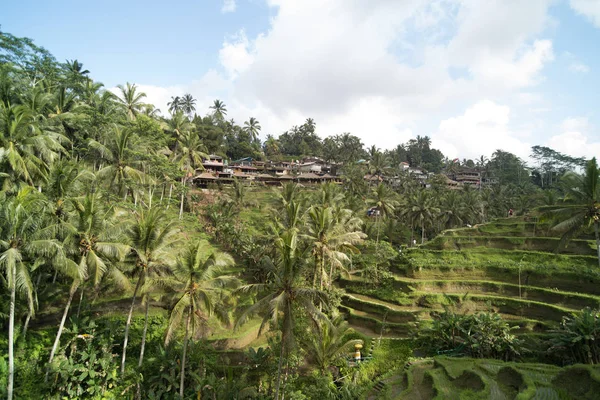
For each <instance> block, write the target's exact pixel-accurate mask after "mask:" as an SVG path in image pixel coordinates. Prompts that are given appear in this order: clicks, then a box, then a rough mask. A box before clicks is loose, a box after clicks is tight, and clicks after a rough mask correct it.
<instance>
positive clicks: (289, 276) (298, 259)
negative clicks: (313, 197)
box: [236, 228, 328, 400]
mask: <svg viewBox="0 0 600 400" xmlns="http://www.w3.org/2000/svg"><path fill="white" fill-rule="evenodd" d="M274 250H275V256H274V258H273V259H271V258H265V263H266V264H267V268H268V269H269V271H270V277H271V279H270V280H269V281H268V282H266V283H256V284H250V285H245V286H242V287H241V288H240V289H239V290H240V292H246V293H247V292H250V293H258V294H260V298H259V299H258V300H257V301H256V302H255V303H254V304H253V305H252V306H250V307H249V308H248V309H246V310H245V311H244V312H243V313H242V314H241V316H240V317H239V319H238V321H237V323H236V326H241V325H242V324H244V323H245V322H246V321H247V320H248V318H249V317H250V316H252V315H256V314H259V315H261V316H262V317H263V321H262V324H261V326H260V330H259V334H260V333H261V332H262V330H263V329H264V327H265V326H266V325H267V324H268V323H269V322H271V325H272V327H279V326H281V328H280V329H281V350H280V354H279V364H278V367H277V384H276V388H275V399H277V400H279V399H280V387H281V370H282V365H283V359H284V357H285V356H286V355H287V354H289V352H290V350H291V349H292V347H293V345H294V326H295V323H296V319H297V318H298V315H297V313H298V312H303V313H306V314H308V315H309V316H310V317H312V318H323V314H322V313H321V312H320V311H319V309H318V308H317V307H316V306H321V305H327V304H328V297H327V295H326V293H324V292H323V291H320V290H318V289H314V288H312V287H311V286H310V284H308V283H307V282H306V280H305V278H304V275H305V268H306V266H307V264H306V260H307V258H308V257H307V254H306V253H307V251H308V248H307V247H302V246H301V245H300V243H299V238H298V232H297V229H294V228H292V229H288V230H286V231H284V232H281V233H280V234H279V235H278V236H277V237H276V238H275V239H274ZM280 319H281V320H282V323H281V325H280V324H279V321H280Z"/></svg>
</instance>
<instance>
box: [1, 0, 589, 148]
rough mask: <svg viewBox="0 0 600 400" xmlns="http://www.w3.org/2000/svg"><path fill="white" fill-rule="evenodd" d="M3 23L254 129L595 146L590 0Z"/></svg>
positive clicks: (307, 5)
mask: <svg viewBox="0 0 600 400" xmlns="http://www.w3.org/2000/svg"><path fill="white" fill-rule="evenodd" d="M0 26H1V29H2V31H4V32H9V33H12V34H14V35H16V36H26V37H30V38H32V39H34V41H35V43H36V44H38V45H40V46H43V47H45V48H47V49H48V50H49V51H51V52H52V53H53V54H54V55H55V56H56V58H57V59H58V60H61V61H62V60H66V59H70V60H71V59H77V60H79V61H80V62H82V63H83V64H84V67H85V69H89V70H90V71H91V76H92V77H93V78H94V80H96V81H100V82H103V83H104V84H105V86H106V88H108V89H110V90H114V88H115V87H116V85H118V84H124V83H126V82H130V83H135V84H137V85H138V86H139V87H140V89H141V90H142V91H143V92H144V93H146V94H147V101H148V102H149V103H152V104H154V105H155V106H156V107H158V108H160V109H161V110H162V111H163V114H166V111H167V106H166V103H167V102H168V101H169V100H170V99H171V97H172V96H178V95H183V94H185V93H191V94H192V95H193V96H194V97H195V98H196V99H197V106H196V108H197V112H198V113H199V114H206V113H208V112H209V108H208V107H209V106H210V105H211V104H212V102H213V100H214V99H220V100H222V101H224V102H225V104H226V105H227V110H228V114H227V117H228V118H234V119H235V120H236V121H237V122H238V123H240V124H242V123H243V121H246V120H248V119H249V118H250V117H255V118H257V119H258V120H259V121H260V124H261V126H262V134H261V135H262V137H263V138H264V137H265V136H266V135H267V134H272V135H275V136H277V135H279V134H281V133H283V132H284V131H286V130H288V129H290V128H291V127H292V126H294V125H300V124H302V123H303V122H304V120H306V118H313V119H314V120H315V121H316V123H317V133H318V134H319V135H320V136H321V137H326V136H330V135H335V134H340V133H344V132H350V133H352V134H354V135H357V136H359V137H360V138H361V139H362V141H363V143H365V144H366V145H368V146H370V145H376V146H377V147H379V148H381V149H391V148H394V147H396V146H397V145H398V144H400V143H404V142H406V141H408V140H409V139H411V138H414V137H416V136H417V135H421V136H424V135H427V136H429V137H431V139H432V144H433V146H434V147H436V148H439V149H440V150H442V152H443V153H444V154H445V155H446V156H448V157H450V158H454V157H459V158H478V157H479V156H481V155H484V156H486V157H490V156H491V154H492V153H493V152H494V151H495V150H497V149H502V150H505V151H510V152H512V153H515V154H517V155H518V156H520V157H522V158H524V159H527V158H528V156H529V154H530V148H531V146H533V145H544V146H549V147H552V148H554V149H555V150H558V151H561V152H564V153H567V154H570V155H572V156H578V157H579V156H583V157H588V158H591V157H593V156H600V115H599V113H598V110H599V106H600V90H599V88H600V74H599V73H598V72H599V71H600V51H599V50H600V0H368V1H367V0H178V1H172V2H165V1H155V0H146V1H133V0H125V1H114V0H103V1H90V2H82V1H65V0H62V1H61V0H56V1H53V2H48V1H32V0H19V1H10V2H8V1H7V2H6V4H3V5H2V9H1V10H0Z"/></svg>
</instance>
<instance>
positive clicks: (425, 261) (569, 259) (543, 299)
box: [339, 217, 600, 337]
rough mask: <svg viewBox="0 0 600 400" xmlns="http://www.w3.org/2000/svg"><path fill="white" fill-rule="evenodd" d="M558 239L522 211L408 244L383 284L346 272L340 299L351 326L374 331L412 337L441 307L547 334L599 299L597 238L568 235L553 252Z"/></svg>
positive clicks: (386, 334) (521, 331)
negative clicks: (563, 245) (488, 316)
mask: <svg viewBox="0 0 600 400" xmlns="http://www.w3.org/2000/svg"><path fill="white" fill-rule="evenodd" d="M559 240H560V238H559V237H558V236H557V234H556V233H554V232H552V231H551V230H550V229H549V227H548V225H544V224H540V223H535V222H531V221H528V220H526V218H523V217H521V218H517V217H515V218H507V219H498V220H495V221H494V222H491V223H488V224H481V225H478V226H476V227H473V228H462V229H452V230H448V231H445V232H443V233H442V234H441V235H440V236H438V237H436V238H435V239H434V240H432V241H430V242H428V243H426V244H425V245H423V246H419V247H418V248H412V249H407V250H404V251H403V252H402V254H401V255H400V256H399V257H398V258H397V260H396V262H395V264H394V267H393V270H392V271H391V272H392V273H391V276H390V279H388V281H387V282H386V285H385V286H384V287H381V286H373V285H370V284H369V282H368V281H366V280H364V279H362V278H361V277H360V276H350V277H345V278H341V279H340V281H339V285H340V286H341V287H343V288H344V290H345V291H346V295H345V296H344V299H343V301H342V304H343V307H344V310H345V312H346V314H347V315H348V319H349V321H350V322H351V324H352V325H353V326H355V327H356V328H357V329H358V330H360V331H361V332H365V333H368V334H370V335H371V336H374V337H376V336H379V335H383V336H392V337H407V336H408V335H409V333H410V331H411V329H414V328H415V327H416V326H417V325H418V324H419V323H422V322H424V321H427V320H428V319H430V313H431V312H432V311H440V310H442V306H443V305H454V306H455V307H458V308H459V309H460V310H461V311H462V312H466V313H472V312H475V311H493V312H496V313H499V314H500V315H501V316H502V317H503V318H505V319H506V320H508V321H509V322H510V324H513V325H518V326H519V333H520V334H522V335H528V334H540V333H544V332H546V331H547V330H548V329H550V328H551V327H553V326H555V325H556V323H557V322H558V321H560V320H561V318H562V316H564V315H567V314H569V313H572V312H577V311H579V310H581V309H582V308H584V307H591V308H595V307H598V305H599V304H600V285H598V283H600V272H599V271H598V269H597V258H596V256H595V248H594V246H595V244H594V242H593V241H591V240H588V238H586V237H582V238H578V239H575V240H571V241H570V242H569V244H568V246H567V247H566V249H564V250H563V251H561V252H560V254H556V253H553V252H552V251H553V250H554V249H556V248H557V245H558V242H559Z"/></svg>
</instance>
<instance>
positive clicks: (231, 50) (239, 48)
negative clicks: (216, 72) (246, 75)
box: [219, 30, 254, 78]
mask: <svg viewBox="0 0 600 400" xmlns="http://www.w3.org/2000/svg"><path fill="white" fill-rule="evenodd" d="M249 46H250V43H249V41H248V38H247V37H246V33H245V32H244V31H243V30H241V31H239V32H238V33H237V34H235V35H234V36H232V37H231V38H229V39H227V40H225V42H223V47H222V48H221V50H219V61H220V62H221V65H222V66H223V68H225V70H226V71H227V73H228V74H229V76H230V77H231V78H235V77H237V76H238V74H239V73H241V72H243V71H245V70H246V69H247V68H248V67H249V66H250V65H251V64H252V62H253V61H254V57H253V55H252V54H251V53H250V51H249Z"/></svg>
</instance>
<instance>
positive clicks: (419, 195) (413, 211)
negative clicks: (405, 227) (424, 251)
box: [403, 189, 440, 244]
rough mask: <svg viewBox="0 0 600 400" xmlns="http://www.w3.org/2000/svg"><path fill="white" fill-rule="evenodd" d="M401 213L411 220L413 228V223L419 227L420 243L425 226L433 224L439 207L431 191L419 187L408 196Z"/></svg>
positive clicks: (422, 240) (422, 239)
mask: <svg viewBox="0 0 600 400" xmlns="http://www.w3.org/2000/svg"><path fill="white" fill-rule="evenodd" d="M403 213H404V215H406V216H407V217H408V218H409V220H410V221H411V223H412V225H413V226H412V228H413V229H414V225H415V224H418V225H419V226H420V227H421V244H423V243H425V227H426V226H432V225H433V222H434V221H435V218H436V217H437V215H438V214H439V213H440V209H439V208H438V207H437V205H436V201H435V198H434V197H433V196H432V195H431V192H429V191H427V190H425V189H421V190H418V191H417V192H416V193H414V194H413V195H412V196H409V198H408V201H407V205H406V209H405V210H404V212H403Z"/></svg>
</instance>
